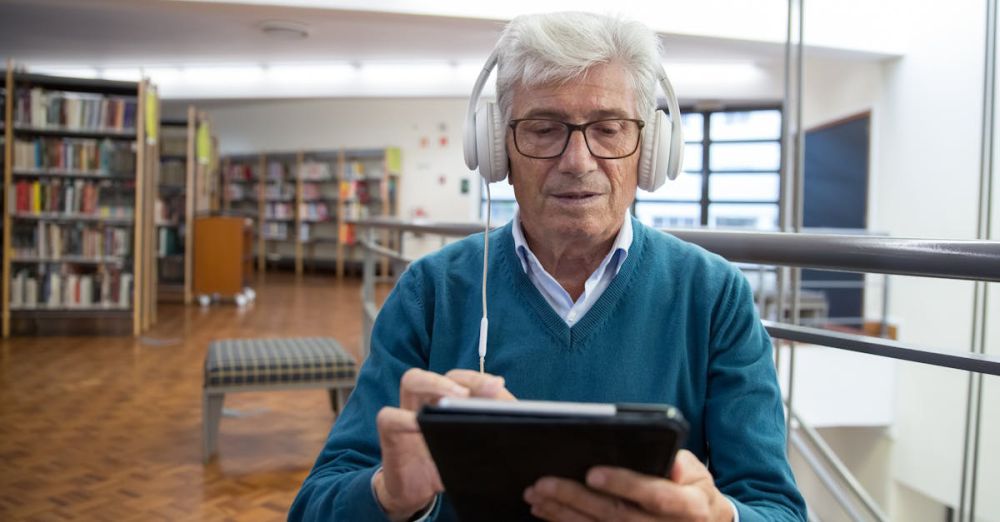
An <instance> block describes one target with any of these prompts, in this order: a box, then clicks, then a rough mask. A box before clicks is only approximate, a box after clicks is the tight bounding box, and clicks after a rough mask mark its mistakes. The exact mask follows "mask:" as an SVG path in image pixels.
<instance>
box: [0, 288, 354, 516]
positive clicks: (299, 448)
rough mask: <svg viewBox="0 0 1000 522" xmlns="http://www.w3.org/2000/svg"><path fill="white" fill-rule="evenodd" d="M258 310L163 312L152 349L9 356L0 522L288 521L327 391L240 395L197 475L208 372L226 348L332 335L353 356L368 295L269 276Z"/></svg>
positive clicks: (136, 346)
mask: <svg viewBox="0 0 1000 522" xmlns="http://www.w3.org/2000/svg"><path fill="white" fill-rule="evenodd" d="M254 287H255V289H256V290H257V292H258V296H257V302H256V303H255V304H253V305H252V306H250V307H248V308H247V309H246V310H243V311H241V310H238V309H237V308H236V307H235V306H233V305H213V306H212V307H210V308H207V309H201V308H200V307H198V306H197V305H194V306H190V307H184V306H181V305H163V304H161V305H160V318H159V323H158V324H157V325H156V326H155V327H154V328H153V329H152V330H151V331H150V332H148V333H147V334H146V335H145V336H144V337H143V338H140V339H133V338H131V337H117V338H114V337H54V338H53V337H49V338H13V339H10V340H8V341H5V342H3V344H2V351H0V520H2V521H8V520H27V521H36V520H37V521H42V520H67V519H69V520H116V521H118V520H143V521H150V520H185V521H187V520H241V521H243V520H247V521H255V520H283V519H284V517H285V513H286V512H287V510H288V506H289V504H290V503H291V501H292V499H293V498H294V496H295V493H296V491H297V490H298V487H299V485H300V484H301V482H302V480H303V479H304V478H305V476H306V474H307V473H308V471H309V468H310V467H311V466H312V463H313V460H314V459H315V458H316V455H317V454H318V453H319V449H320V448H321V446H322V444H323V442H324V441H325V440H326V436H327V434H328V431H329V429H330V425H331V423H332V421H333V414H332V413H331V411H330V407H329V401H328V397H327V394H326V392H325V391H320V390H317V391H296V392H270V393H242V394H230V395H228V396H227V397H226V403H225V408H226V413H227V415H226V416H224V418H223V420H222V426H221V429H220V435H219V453H220V454H219V457H218V458H217V459H215V460H213V461H212V462H211V463H210V464H208V465H205V466H203V465H202V463H201V453H200V448H201V446H200V444H201V386H202V367H203V362H204V357H205V352H206V350H207V346H208V343H209V342H210V341H211V340H213V339H217V338H226V337H278V336H315V335H318V336H331V337H334V338H335V339H337V340H338V341H339V342H340V343H341V344H342V345H343V346H344V347H345V348H347V349H348V350H350V351H352V352H353V353H355V355H356V353H357V349H358V343H359V339H360V332H361V327H360V322H361V306H360V295H359V294H360V283H359V282H358V281H356V280H349V281H345V282H343V283H337V282H336V281H335V279H334V278H332V277H320V276H313V277H309V276H307V277H306V278H305V279H304V280H302V281H300V282H296V281H295V279H294V277H292V276H289V275H283V274H268V276H267V279H266V281H258V282H257V283H256V284H255V285H254Z"/></svg>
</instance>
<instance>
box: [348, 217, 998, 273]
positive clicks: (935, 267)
mask: <svg viewBox="0 0 1000 522" xmlns="http://www.w3.org/2000/svg"><path fill="white" fill-rule="evenodd" d="M350 223H353V224H356V225H358V226H362V227H371V228H383V229H392V230H402V231H405V232H418V233H427V234H438V235H443V236H466V235H469V234H474V233H476V232H479V231H481V230H482V229H483V226H482V225H481V224H478V223H437V222H432V221H404V220H399V219H386V218H373V219H359V220H354V221H350ZM663 231H664V232H667V233H669V234H671V235H673V236H675V237H677V238H679V239H682V240H684V241H688V242H690V243H694V244H696V245H698V246H700V247H702V248H704V249H706V250H709V251H712V252H715V253H716V254H719V255H720V256H722V257H724V258H726V259H728V260H729V261H732V262H737V263H757V264H763V265H783V266H797V267H801V268H818V269H825V270H837V271H847V272H868V273H878V274H894V275H908V276H921V277H936V278H945V279H962V280H972V281H989V282H1000V241H982V240H946V239H904V238H891V237H871V236H861V235H836V234H793V233H784V232H736V231H720V230H701V229H663Z"/></svg>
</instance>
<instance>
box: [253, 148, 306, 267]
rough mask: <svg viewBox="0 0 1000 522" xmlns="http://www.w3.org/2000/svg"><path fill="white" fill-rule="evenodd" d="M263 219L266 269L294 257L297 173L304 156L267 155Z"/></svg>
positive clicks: (261, 230)
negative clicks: (269, 265) (272, 264)
mask: <svg viewBox="0 0 1000 522" xmlns="http://www.w3.org/2000/svg"><path fill="white" fill-rule="evenodd" d="M265 158H266V159H265V163H266V165H267V170H266V172H265V179H264V184H263V187H264V190H263V193H262V194H261V197H262V198H263V200H264V215H263V218H261V227H260V236H261V238H263V240H264V241H263V245H264V247H263V248H264V268H265V269H266V268H267V262H268V261H272V262H274V263H280V262H282V261H284V260H286V259H290V258H292V257H293V256H295V251H294V250H295V249H296V248H297V246H296V244H297V241H296V238H295V234H296V226H297V224H298V221H297V219H296V210H295V208H296V206H297V205H298V192H299V191H298V182H297V180H296V179H295V172H296V171H297V170H298V168H299V162H300V160H301V154H298V153H288V154H284V153H274V154H271V153H269V154H266V155H265Z"/></svg>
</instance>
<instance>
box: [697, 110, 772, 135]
mask: <svg viewBox="0 0 1000 522" xmlns="http://www.w3.org/2000/svg"><path fill="white" fill-rule="evenodd" d="M708 123H709V128H710V129H711V135H710V136H709V137H710V138H711V139H713V140H768V139H773V140H776V139H778V138H780V137H781V111H778V110H766V111H746V112H716V113H713V114H712V116H711V118H710V119H709V122H708Z"/></svg>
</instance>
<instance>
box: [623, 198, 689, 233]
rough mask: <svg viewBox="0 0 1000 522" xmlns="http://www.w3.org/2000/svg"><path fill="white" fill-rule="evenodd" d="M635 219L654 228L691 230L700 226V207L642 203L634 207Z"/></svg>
mask: <svg viewBox="0 0 1000 522" xmlns="http://www.w3.org/2000/svg"><path fill="white" fill-rule="evenodd" d="M635 217H636V218H638V219H639V221H641V222H642V223H643V224H644V225H649V226H651V227H655V228H692V227H697V226H700V224H701V205H698V204H695V203H654V202H643V203H639V204H637V205H636V206H635Z"/></svg>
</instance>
